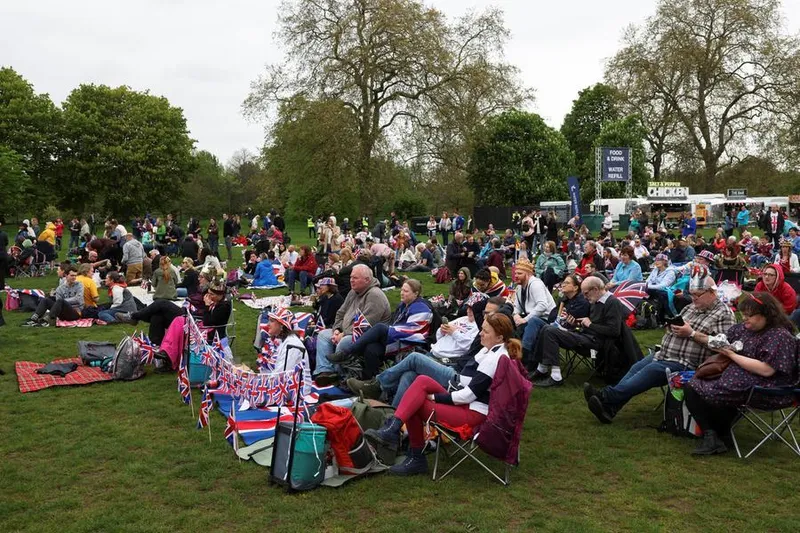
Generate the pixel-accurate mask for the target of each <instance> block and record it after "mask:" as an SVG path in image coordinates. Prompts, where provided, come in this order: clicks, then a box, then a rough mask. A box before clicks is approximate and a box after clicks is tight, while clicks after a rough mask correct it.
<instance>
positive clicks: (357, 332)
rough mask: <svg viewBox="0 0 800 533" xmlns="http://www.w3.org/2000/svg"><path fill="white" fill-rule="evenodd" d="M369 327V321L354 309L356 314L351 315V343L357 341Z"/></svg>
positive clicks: (358, 310)
mask: <svg viewBox="0 0 800 533" xmlns="http://www.w3.org/2000/svg"><path fill="white" fill-rule="evenodd" d="M370 326H371V324H370V323H369V320H367V317H365V316H364V313H362V312H361V309H356V314H355V315H353V341H357V340H358V338H359V337H360V336H361V335H363V334H364V332H365V331H367V330H368V329H369V327H370Z"/></svg>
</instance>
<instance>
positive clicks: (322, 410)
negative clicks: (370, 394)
mask: <svg viewBox="0 0 800 533" xmlns="http://www.w3.org/2000/svg"><path fill="white" fill-rule="evenodd" d="M311 421H312V422H314V423H315V424H319V425H320V426H322V427H324V428H326V429H327V431H328V434H327V438H328V441H329V442H330V445H331V450H332V451H333V455H334V457H335V458H336V464H337V466H338V467H339V473H341V474H349V475H357V474H363V473H365V472H367V471H369V470H370V469H371V468H372V467H373V466H374V463H375V455H374V454H373V452H372V449H371V448H370V446H369V444H368V443H367V440H366V439H365V438H364V431H363V427H361V426H360V425H359V423H358V420H356V418H355V417H354V416H353V413H352V412H351V411H350V410H348V409H347V408H346V407H341V406H338V405H333V404H331V403H323V404H322V405H320V406H319V407H318V408H317V412H316V413H314V414H313V415H312V416H311Z"/></svg>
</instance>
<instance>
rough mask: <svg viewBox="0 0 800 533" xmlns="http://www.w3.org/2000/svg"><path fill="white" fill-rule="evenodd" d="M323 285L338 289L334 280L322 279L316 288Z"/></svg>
mask: <svg viewBox="0 0 800 533" xmlns="http://www.w3.org/2000/svg"><path fill="white" fill-rule="evenodd" d="M325 285H332V286H334V287H338V285H337V284H336V280H335V279H333V278H322V279H320V280H319V281H318V282H317V287H322V286H325Z"/></svg>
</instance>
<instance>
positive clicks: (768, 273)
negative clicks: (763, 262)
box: [761, 272, 777, 278]
mask: <svg viewBox="0 0 800 533" xmlns="http://www.w3.org/2000/svg"><path fill="white" fill-rule="evenodd" d="M761 275H762V276H764V277H767V276H769V277H772V278H774V277H776V276H777V274H775V273H774V272H764V273H763V274H761Z"/></svg>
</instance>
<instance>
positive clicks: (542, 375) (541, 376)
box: [532, 276, 628, 388]
mask: <svg viewBox="0 0 800 533" xmlns="http://www.w3.org/2000/svg"><path fill="white" fill-rule="evenodd" d="M581 292H583V295H584V296H585V297H586V299H587V300H589V303H590V304H591V308H590V310H589V316H588V317H585V318H581V319H576V320H575V322H574V324H577V325H578V326H580V330H579V331H567V330H564V329H561V328H559V327H558V326H554V325H548V326H544V327H543V328H542V331H541V332H540V333H539V336H540V340H539V343H538V344H537V346H536V351H535V352H534V355H533V362H534V363H535V364H536V365H537V372H536V373H535V374H534V375H533V376H532V377H533V378H535V379H538V380H539V381H536V385H537V386H538V387H544V388H547V387H557V386H560V385H563V384H564V379H563V377H562V376H561V367H560V366H559V350H560V349H561V348H567V349H576V348H577V349H580V348H590V349H594V350H599V349H600V347H601V346H602V345H603V342H604V340H605V339H610V338H615V337H619V336H620V333H621V332H622V321H623V320H624V317H625V316H627V314H628V312H627V309H626V308H625V307H624V306H623V305H622V304H621V303H620V301H619V300H617V299H616V298H615V297H614V295H612V294H611V293H610V292H608V291H607V290H606V288H605V286H604V285H603V282H602V281H601V280H600V278H596V277H594V276H589V277H588V278H586V279H585V280H583V282H582V283H581ZM548 369H549V372H548Z"/></svg>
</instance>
